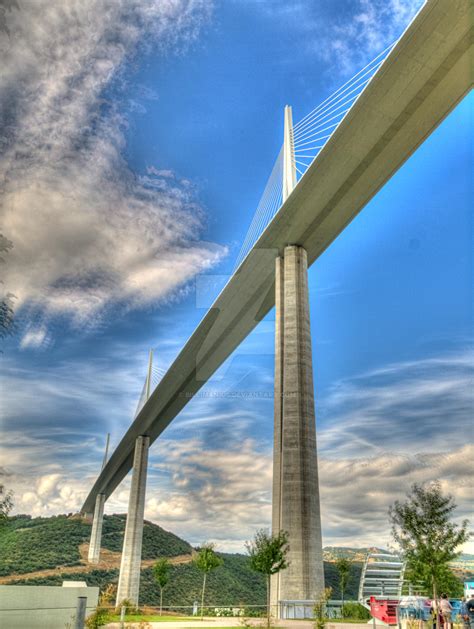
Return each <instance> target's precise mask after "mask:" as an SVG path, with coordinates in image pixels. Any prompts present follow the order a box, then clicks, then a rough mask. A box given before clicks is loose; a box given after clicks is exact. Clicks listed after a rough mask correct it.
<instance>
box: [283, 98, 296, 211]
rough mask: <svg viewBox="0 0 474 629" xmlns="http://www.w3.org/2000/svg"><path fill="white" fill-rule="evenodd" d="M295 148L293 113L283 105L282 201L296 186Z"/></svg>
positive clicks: (288, 107)
mask: <svg viewBox="0 0 474 629" xmlns="http://www.w3.org/2000/svg"><path fill="white" fill-rule="evenodd" d="M294 152H295V148H294V142H293V114H292V111H291V107H290V105H285V129H284V139H283V203H284V202H285V201H286V200H287V198H288V197H289V196H290V194H291V193H292V192H293V189H294V187H295V186H296V167H295V154H294Z"/></svg>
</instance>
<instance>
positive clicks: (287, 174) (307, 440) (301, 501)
mask: <svg viewBox="0 0 474 629" xmlns="http://www.w3.org/2000/svg"><path fill="white" fill-rule="evenodd" d="M284 158H285V159H284V168H283V182H282V183H283V196H284V199H286V198H288V196H289V195H290V194H291V192H292V190H293V187H294V185H296V173H295V169H294V155H293V130H292V122H291V108H290V107H288V106H287V107H285V147H284ZM307 273H308V263H307V256H306V251H305V249H304V248H303V247H301V246H299V245H297V244H294V245H288V246H287V247H285V249H284V252H283V255H282V256H280V257H278V258H277V259H276V264H275V291H276V292H275V308H276V320H275V410H274V421H275V424H274V425H275V428H274V452H273V496H272V500H273V505H272V531H273V533H274V534H276V533H278V532H280V531H287V532H288V534H289V553H288V562H289V566H288V568H287V569H285V570H282V571H281V572H280V573H279V574H277V575H274V576H273V577H272V582H271V603H272V606H273V611H274V612H276V615H277V616H279V615H280V608H279V603H280V602H281V601H303V600H306V601H315V600H317V599H319V598H320V596H321V594H322V593H323V590H324V571H323V554H322V536H321V514H320V501H319V480H318V460H317V450H316V422H315V411H314V392H313V391H314V390H313V366H312V350H311V330H310V323H309V298H308V277H307Z"/></svg>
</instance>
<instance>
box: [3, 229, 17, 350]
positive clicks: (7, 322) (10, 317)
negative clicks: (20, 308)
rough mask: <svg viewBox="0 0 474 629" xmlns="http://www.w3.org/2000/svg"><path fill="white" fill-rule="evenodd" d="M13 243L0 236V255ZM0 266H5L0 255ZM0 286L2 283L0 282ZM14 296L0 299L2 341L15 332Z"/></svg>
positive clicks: (10, 294)
mask: <svg viewBox="0 0 474 629" xmlns="http://www.w3.org/2000/svg"><path fill="white" fill-rule="evenodd" d="M12 247H13V243H12V241H11V240H8V238H5V236H4V235H3V234H0V254H2V253H8V252H9V251H10V249H12ZM0 264H5V258H3V257H2V256H1V255H0ZM0 284H3V282H2V281H1V280H0ZM14 299H15V295H13V294H12V293H9V292H7V293H4V294H3V295H2V296H1V297H0V339H4V338H5V337H6V336H8V335H9V334H13V333H14V332H15V319H14V316H15V313H14V309H13V300H14Z"/></svg>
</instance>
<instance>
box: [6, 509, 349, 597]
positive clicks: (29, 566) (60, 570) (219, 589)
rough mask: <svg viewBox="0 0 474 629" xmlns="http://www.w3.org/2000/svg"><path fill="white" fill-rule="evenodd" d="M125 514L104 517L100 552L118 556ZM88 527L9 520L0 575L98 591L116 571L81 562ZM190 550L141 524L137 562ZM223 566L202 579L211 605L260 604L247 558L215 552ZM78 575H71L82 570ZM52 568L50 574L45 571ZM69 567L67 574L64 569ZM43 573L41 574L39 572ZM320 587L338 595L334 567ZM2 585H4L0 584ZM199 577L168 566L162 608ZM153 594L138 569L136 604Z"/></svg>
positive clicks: (147, 573)
mask: <svg viewBox="0 0 474 629" xmlns="http://www.w3.org/2000/svg"><path fill="white" fill-rule="evenodd" d="M124 529H125V516H124V515H113V516H105V517H104V527H103V535H102V548H104V549H107V550H110V551H114V552H118V553H119V552H121V550H122V542H123V534H124ZM90 530H91V524H90V523H89V522H86V521H85V520H84V519H83V518H81V517H79V516H65V515H61V516H55V517H51V518H30V517H29V516H16V517H13V518H11V519H10V521H9V522H8V524H7V526H6V528H5V529H4V530H3V531H2V532H1V533H0V576H3V577H5V576H7V575H14V574H16V575H21V574H25V573H31V572H38V574H36V575H35V578H28V579H23V580H21V581H19V580H15V583H18V584H20V583H28V584H30V585H33V584H36V585H40V584H41V585H59V584H61V582H62V581H63V580H77V579H80V580H85V581H86V582H87V583H88V584H89V585H98V586H99V587H101V588H104V587H105V586H106V585H107V584H109V583H116V582H117V580H118V568H117V567H113V568H107V569H103V568H102V567H101V566H99V567H98V568H96V569H90V566H89V565H87V564H85V563H84V561H81V553H80V551H79V547H80V546H81V544H83V543H84V542H88V541H89V536H90ZM191 551H192V548H191V546H190V545H189V544H188V543H187V542H185V541H184V540H182V539H180V538H179V537H177V536H176V535H174V534H173V533H169V532H168V531H165V530H164V529H162V528H161V527H160V526H158V525H156V524H153V523H151V522H145V527H144V534H143V559H145V560H146V559H148V560H153V559H156V558H157V557H163V556H165V557H170V558H172V557H177V556H179V555H186V554H190V553H191ZM220 555H221V557H222V558H223V559H224V565H223V566H221V567H220V568H218V569H217V570H215V571H214V572H212V573H211V574H210V575H209V578H208V588H207V592H208V594H207V596H206V598H207V600H208V601H209V604H212V605H214V604H215V605H238V604H247V605H259V604H262V605H263V604H264V603H265V581H264V579H263V578H262V577H261V576H260V575H258V574H256V573H254V572H252V570H250V567H249V561H248V558H247V556H245V555H240V554H227V553H220ZM81 566H82V567H83V569H84V571H82V572H74V571H71V570H70V568H71V567H74V570H82V568H81ZM51 569H54V573H53V574H52V573H51ZM68 569H69V570H68ZM46 570H49V573H48V572H46V573H45V574H41V571H46ZM324 570H325V577H326V585H328V586H330V587H332V588H333V593H332V597H333V598H338V597H339V588H338V583H337V582H338V577H337V571H336V568H335V565H334V563H330V562H325V565H324ZM360 570H361V566H360V564H354V566H353V574H352V577H351V580H350V583H349V587H348V589H347V591H346V598H355V597H356V595H357V588H358V583H359V578H360ZM3 582H5V581H3ZM201 584H202V575H201V573H199V571H198V570H197V569H196V568H195V567H194V566H193V565H192V564H191V563H180V564H177V565H173V566H172V569H171V579H170V583H169V585H168V586H167V588H166V589H165V592H164V604H165V605H171V606H180V605H192V603H193V602H194V601H195V600H198V599H199V596H200V588H201ZM158 602H159V595H158V588H157V587H156V585H155V583H154V580H153V575H152V569H151V567H146V568H144V569H142V579H141V588H140V603H141V604H142V605H158Z"/></svg>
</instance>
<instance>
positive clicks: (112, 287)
mask: <svg viewBox="0 0 474 629" xmlns="http://www.w3.org/2000/svg"><path fill="white" fill-rule="evenodd" d="M209 12H210V3H209V2H208V1H207V0H191V1H185V0H171V1H170V2H166V3H163V2H158V1H155V2H148V1H147V0H133V1H132V2H129V1H122V0H85V1H84V2H81V3H80V4H71V3H64V2H62V1H61V0H57V1H52V2H47V3H44V2H35V1H24V2H21V4H20V3H19V4H18V5H16V4H15V3H14V4H13V5H12V7H11V9H10V10H9V11H6V12H5V13H4V18H5V20H6V23H5V28H4V29H3V33H0V37H1V40H0V52H1V55H2V75H1V79H0V93H1V95H2V98H1V102H2V107H1V111H0V116H1V117H0V121H1V132H0V133H1V135H0V144H1V148H2V150H1V158H0V181H1V187H0V189H1V193H2V199H1V211H2V229H3V230H4V233H5V234H6V235H7V236H8V238H10V239H11V240H12V241H13V244H14V248H13V250H12V252H11V253H10V255H9V259H8V264H7V265H6V278H5V280H6V281H5V286H7V287H8V288H9V290H11V291H12V292H14V293H15V294H16V296H17V305H18V306H19V307H22V306H25V305H26V304H28V305H29V306H30V307H32V308H33V309H34V310H40V311H41V312H43V313H46V314H47V315H48V316H56V315H66V317H67V318H68V319H69V320H70V321H72V322H73V324H75V325H78V326H84V325H86V324H87V325H94V324H95V323H97V321H98V320H99V319H100V318H101V317H102V316H103V315H104V313H106V312H107V309H108V308H110V307H112V306H114V307H116V306H117V304H125V305H126V306H127V307H135V306H142V305H143V304H147V303H150V302H157V301H158V302H159V301H163V300H166V299H169V298H170V296H172V295H174V294H176V290H177V289H179V287H182V286H183V285H184V284H186V282H188V281H189V280H190V279H191V278H192V277H193V276H194V275H195V274H196V273H198V272H200V271H203V270H205V269H209V268H210V267H212V266H213V265H214V264H215V263H216V262H217V261H218V260H219V259H220V258H221V256H222V255H224V253H225V249H224V248H223V247H220V246H218V245H215V244H212V243H208V242H204V241H202V240H200V236H201V234H202V230H203V227H204V224H205V216H204V214H203V212H202V210H201V209H200V207H199V206H198V205H197V204H196V202H195V199H194V196H193V191H192V187H190V186H189V182H187V181H180V179H179V178H177V177H174V178H172V179H171V178H170V177H168V178H166V177H163V173H162V172H158V173H155V172H153V171H149V173H148V177H147V178H140V177H138V176H136V174H134V173H133V172H132V171H131V170H130V169H129V167H128V165H127V163H126V162H125V161H124V159H123V157H122V153H123V149H124V130H125V128H126V125H127V120H126V117H125V115H124V113H123V109H121V99H122V96H121V94H122V93H123V90H121V88H122V87H123V85H124V81H125V79H124V77H125V73H124V68H125V66H126V63H125V62H126V61H127V60H128V59H130V58H131V57H132V56H133V55H134V54H136V53H137V51H143V49H144V47H147V46H148V48H150V49H153V50H154V51H155V52H156V53H160V52H161V51H168V50H181V49H183V48H184V47H186V46H188V45H189V44H190V43H191V42H192V41H193V40H194V39H195V37H196V35H197V33H198V32H199V29H200V28H201V27H202V25H203V23H204V22H205V21H206V20H207V19H208V17H209ZM151 96H152V97H153V98H156V94H155V92H153V93H152V94H151ZM144 98H150V94H148V93H147V94H145V95H144ZM125 109H126V108H125ZM158 180H159V181H160V183H161V185H155V184H156V182H157V181H158ZM45 320H46V319H45ZM38 344H39V332H38V331H37V332H36V336H34V335H33V332H32V331H29V332H27V333H26V335H25V337H24V338H23V347H33V346H35V345H38Z"/></svg>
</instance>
